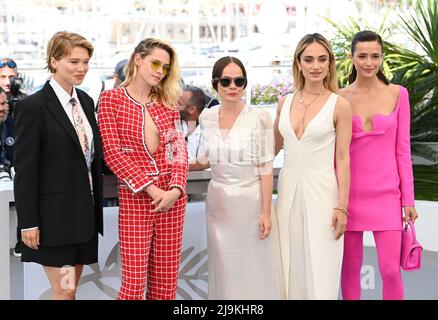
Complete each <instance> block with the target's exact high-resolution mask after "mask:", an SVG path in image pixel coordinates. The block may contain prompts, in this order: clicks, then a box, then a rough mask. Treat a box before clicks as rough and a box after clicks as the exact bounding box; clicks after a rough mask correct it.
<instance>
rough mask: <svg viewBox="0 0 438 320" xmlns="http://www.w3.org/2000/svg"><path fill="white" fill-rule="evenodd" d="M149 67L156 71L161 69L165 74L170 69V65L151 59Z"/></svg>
mask: <svg viewBox="0 0 438 320" xmlns="http://www.w3.org/2000/svg"><path fill="white" fill-rule="evenodd" d="M151 67H152V70H154V71H158V70H160V69H161V70H162V72H163V74H164V75H167V74H168V73H169V71H170V65H168V64H162V63H161V61H159V60H152V61H151Z"/></svg>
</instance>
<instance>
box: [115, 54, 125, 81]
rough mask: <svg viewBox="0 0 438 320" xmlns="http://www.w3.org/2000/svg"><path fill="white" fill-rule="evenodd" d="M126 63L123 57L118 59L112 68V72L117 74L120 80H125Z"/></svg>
mask: <svg viewBox="0 0 438 320" xmlns="http://www.w3.org/2000/svg"><path fill="white" fill-rule="evenodd" d="M127 64H128V59H124V60H121V61H119V62H118V63H117V64H116V67H115V68H114V73H115V74H117V77H118V78H119V79H120V82H123V81H125V79H126V74H125V66H126V65H127Z"/></svg>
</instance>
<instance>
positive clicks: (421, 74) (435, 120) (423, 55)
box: [325, 0, 438, 165]
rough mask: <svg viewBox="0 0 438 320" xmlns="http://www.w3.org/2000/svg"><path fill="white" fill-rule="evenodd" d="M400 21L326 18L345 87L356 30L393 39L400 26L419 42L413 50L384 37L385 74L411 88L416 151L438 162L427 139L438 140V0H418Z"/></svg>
mask: <svg viewBox="0 0 438 320" xmlns="http://www.w3.org/2000/svg"><path fill="white" fill-rule="evenodd" d="M399 16H400V19H401V23H400V25H397V26H390V27H385V19H383V22H382V24H381V25H380V26H378V27H377V28H372V27H371V28H370V27H368V26H364V25H360V24H359V23H358V22H356V21H355V20H354V19H353V18H350V23H349V24H347V25H342V24H337V23H335V22H333V21H331V20H329V19H325V20H326V21H327V22H328V23H330V24H331V25H332V26H333V27H334V28H335V30H336V32H337V35H336V37H335V38H334V39H333V41H332V46H333V50H334V52H335V55H336V60H337V67H338V72H339V79H340V84H341V87H343V86H345V85H347V83H348V75H349V74H350V70H351V62H350V60H349V59H348V52H349V51H350V44H351V40H352V39H353V36H354V34H355V33H356V32H358V31H361V30H365V29H367V30H373V31H375V32H377V33H378V34H380V35H381V36H382V38H383V39H390V38H391V36H390V30H391V28H394V27H395V28H398V29H400V30H401V31H402V32H404V33H405V34H407V36H408V40H409V41H411V42H412V43H413V44H415V45H417V46H418V48H419V49H418V50H417V51H413V50H410V49H407V48H404V47H401V46H400V45H398V44H395V43H393V42H391V41H389V40H384V62H383V69H384V72H385V74H386V75H387V76H388V78H389V79H390V80H391V81H392V82H393V83H398V84H401V85H403V86H405V87H407V88H408V90H409V93H410V103H411V143H412V153H413V154H414V155H417V156H420V157H423V158H425V159H427V160H430V161H432V162H434V163H435V164H436V165H438V152H437V151H435V150H434V149H433V148H431V147H430V145H427V144H425V143H428V142H436V141H438V90H437V88H438V1H434V0H424V1H423V0H417V1H416V2H415V4H414V5H413V6H412V9H411V11H410V12H409V13H408V15H407V17H404V16H402V15H401V14H400V15H399Z"/></svg>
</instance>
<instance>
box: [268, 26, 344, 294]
mask: <svg viewBox="0 0 438 320" xmlns="http://www.w3.org/2000/svg"><path fill="white" fill-rule="evenodd" d="M293 76H294V87H295V93H293V94H289V95H287V96H285V97H283V98H282V99H281V100H280V102H279V105H278V109H277V117H276V119H275V123H274V132H275V149H276V150H275V152H276V154H277V153H278V151H279V150H280V149H281V148H282V147H283V148H284V164H283V168H282V169H281V172H280V177H279V182H278V203H277V218H278V226H279V236H280V250H281V260H282V266H283V276H284V282H285V290H286V294H287V298H289V299H337V298H338V292H339V278H340V273H341V264H342V254H343V242H342V241H339V239H340V238H341V237H342V235H343V234H344V232H345V228H346V223H347V215H348V214H347V210H346V208H347V206H348V193H349V181H350V165H349V161H350V160H349V146H350V140H351V109H350V105H349V103H348V101H347V100H346V99H344V98H343V97H340V96H338V95H337V94H336V93H335V92H336V91H337V89H338V86H337V77H336V66H335V58H334V55H333V52H332V50H331V47H330V44H329V43H328V41H327V40H326V39H325V38H324V37H323V36H321V35H320V34H317V33H315V34H309V35H306V36H305V37H304V38H302V39H301V40H300V42H299V43H298V45H297V47H296V51H295V55H294V61H293ZM335 145H336V148H335ZM335 162H336V171H335Z"/></svg>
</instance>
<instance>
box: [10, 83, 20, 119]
mask: <svg viewBox="0 0 438 320" xmlns="http://www.w3.org/2000/svg"><path fill="white" fill-rule="evenodd" d="M22 86H23V78H20V77H12V78H11V88H10V92H11V95H10V97H9V101H8V104H9V113H11V114H12V112H13V111H14V106H15V104H16V103H17V101H18V100H20V99H21V91H20V89H21V87H22Z"/></svg>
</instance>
